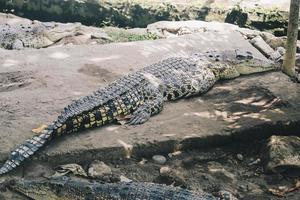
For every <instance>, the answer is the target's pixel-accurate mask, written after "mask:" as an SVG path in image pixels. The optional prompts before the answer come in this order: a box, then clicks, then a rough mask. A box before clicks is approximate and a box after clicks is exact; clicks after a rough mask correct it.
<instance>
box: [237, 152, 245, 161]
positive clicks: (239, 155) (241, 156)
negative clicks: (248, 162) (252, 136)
mask: <svg viewBox="0 0 300 200" xmlns="http://www.w3.org/2000/svg"><path fill="white" fill-rule="evenodd" d="M236 158H237V159H238V160H239V161H243V159H244V156H243V155H242V154H237V155H236Z"/></svg>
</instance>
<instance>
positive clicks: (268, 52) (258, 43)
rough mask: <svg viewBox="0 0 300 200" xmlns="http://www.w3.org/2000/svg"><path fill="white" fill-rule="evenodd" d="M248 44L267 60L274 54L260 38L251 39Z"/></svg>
mask: <svg viewBox="0 0 300 200" xmlns="http://www.w3.org/2000/svg"><path fill="white" fill-rule="evenodd" d="M250 43H251V44H252V45H253V46H254V47H255V48H256V49H257V50H259V51H260V52H261V53H262V54H263V55H264V56H266V57H267V58H271V57H272V56H274V54H276V53H275V51H274V49H272V48H271V47H270V46H269V45H268V44H267V43H266V42H265V41H264V39H263V38H262V37H261V36H256V37H255V38H253V39H251V40H250Z"/></svg>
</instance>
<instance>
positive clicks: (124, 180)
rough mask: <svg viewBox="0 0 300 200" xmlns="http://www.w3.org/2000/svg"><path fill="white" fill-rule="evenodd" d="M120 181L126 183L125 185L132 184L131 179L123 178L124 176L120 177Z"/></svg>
mask: <svg viewBox="0 0 300 200" xmlns="http://www.w3.org/2000/svg"><path fill="white" fill-rule="evenodd" d="M120 181H121V182H124V183H130V182H132V180H131V179H129V178H127V177H126V176H123V175H121V176H120Z"/></svg>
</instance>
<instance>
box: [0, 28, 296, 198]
mask: <svg viewBox="0 0 300 200" xmlns="http://www.w3.org/2000/svg"><path fill="white" fill-rule="evenodd" d="M232 41H235V42H232ZM235 48H240V49H244V50H250V51H251V52H253V54H254V55H256V56H262V55H261V54H260V53H259V52H258V51H257V50H256V49H254V48H253V47H252V46H251V45H250V44H249V43H248V42H247V41H246V40H244V39H243V38H242V36H241V35H238V33H236V32H226V33H216V32H205V33H202V34H193V35H186V36H182V37H178V38H171V39H167V40H156V41H143V42H134V43H120V44H109V45H102V46H98V45H92V46H85V45H83V46H76V47H75V46H68V47H54V48H48V49H39V50H33V49H28V50H24V51H7V50H2V49H0V59H1V63H0V127H1V134H0V161H1V162H4V161H5V160H6V158H7V156H8V155H9V152H10V151H11V150H12V149H13V148H15V147H16V146H17V145H18V144H21V143H22V142H23V141H24V140H25V139H27V138H29V137H30V136H32V135H33V133H32V132H31V131H30V130H32V129H33V128H36V127H38V126H40V125H41V124H47V123H50V122H51V121H52V120H54V119H55V118H56V117H57V115H58V114H59V113H60V111H61V110H62V109H63V107H64V106H66V105H67V104H69V103H70V102H72V101H73V100H74V99H78V98H80V97H82V96H85V95H87V94H90V93H92V91H94V90H96V89H98V88H99V87H101V86H104V85H106V84H107V83H108V82H111V81H112V80H115V79H117V78H118V77H120V76H122V75H123V74H126V73H128V72H131V71H135V70H137V69H139V68H141V67H142V66H145V65H148V64H151V63H154V62H157V61H158V60H161V59H163V58H166V57H170V56H174V55H177V56H179V55H180V56H186V55H188V54H189V53H191V52H195V51H199V50H201V51H204V50H210V49H220V50H224V49H235ZM279 82H280V84H278V83H279ZM286 88H289V89H288V90H287V89H286ZM299 94H300V87H299V85H296V84H294V83H293V82H291V81H290V80H289V78H287V77H286V76H285V75H283V74H282V73H280V72H273V73H266V74H260V75H255V76H248V77H242V78H238V79H235V80H230V81H223V82H220V83H218V84H216V86H215V87H214V88H213V89H212V90H210V91H209V92H208V93H207V94H205V95H202V96H200V97H195V98H190V99H185V100H181V101H176V102H173V103H166V106H165V109H164V111H163V112H162V113H161V114H159V115H157V116H155V117H153V118H151V119H150V120H149V122H147V123H145V124H143V125H140V126H130V127H128V126H120V125H112V126H106V127H102V128H98V129H93V130H88V131H85V132H84V133H81V134H73V135H67V136H65V137H62V138H60V139H57V140H55V141H53V142H52V143H50V144H49V145H48V146H47V147H46V148H44V149H43V150H42V151H41V152H40V153H39V154H37V155H36V156H35V157H34V158H33V159H32V160H30V161H29V162H26V163H24V165H23V166H21V167H19V168H18V169H17V170H16V171H14V172H13V173H12V174H10V175H14V176H18V177H19V178H21V177H25V178H36V177H42V176H49V175H51V174H52V173H53V168H54V167H55V166H56V165H58V164H66V163H77V164H80V165H82V166H83V167H84V168H85V169H87V166H88V164H89V163H91V162H92V161H94V160H102V161H104V162H105V163H106V164H108V165H109V166H110V167H111V169H112V171H113V174H115V175H117V176H119V175H121V174H122V175H124V176H126V177H127V178H129V179H132V180H137V181H153V182H158V183H165V184H175V185H178V186H182V187H187V188H190V189H193V190H202V189H203V190H204V191H207V192H216V191H217V190H218V189H226V190H229V191H231V192H232V193H233V194H235V195H236V196H237V197H239V198H240V199H276V198H275V197H274V196H273V195H270V194H269V193H268V188H272V187H277V186H282V185H287V186H288V187H291V186H292V184H293V181H294V178H293V177H294V176H297V175H295V174H291V175H279V174H276V175H274V174H271V175H267V174H265V173H264V171H263V168H262V164H261V163H260V162H258V163H257V164H253V162H254V161H256V160H257V159H258V158H259V157H260V147H261V144H262V143H263V142H264V141H258V142H254V141H255V140H256V139H262V138H267V137H269V136H270V135H272V134H296V135H299V126H300V123H299V121H300V112H299V109H300V101H299V96H300V95H299ZM245 141H249V143H248V144H245V143H244V142H245ZM225 144H226V145H227V146H221V145H225ZM125 147H131V148H132V151H131V154H130V157H131V159H126V156H128V155H127V154H126V153H127V151H126V150H127V149H126V148H125ZM193 149H194V150H193ZM178 151H181V153H179V152H178ZM169 153H171V154H170V155H172V153H173V154H174V155H172V156H169V155H168V154H169ZM154 154H162V155H164V156H165V157H167V163H166V165H167V166H169V168H171V169H172V170H173V172H172V173H171V175H168V176H165V175H160V174H159V171H160V168H161V166H160V165H158V164H154V163H153V162H152V160H151V157H152V155H154ZM237 154H241V155H243V159H241V160H238V159H237ZM142 158H145V159H147V160H148V162H146V163H145V164H141V163H140V161H141V160H142ZM250 163H252V164H250ZM298 177H299V176H298ZM173 179H174V180H173ZM1 198H2V199H18V198H19V199H24V198H23V197H21V196H18V195H17V194H13V193H10V192H7V193H5V194H3V196H2V197H1V195H0V199H1ZM299 198H300V195H299V192H293V193H291V194H289V195H288V197H287V198H286V199H299Z"/></svg>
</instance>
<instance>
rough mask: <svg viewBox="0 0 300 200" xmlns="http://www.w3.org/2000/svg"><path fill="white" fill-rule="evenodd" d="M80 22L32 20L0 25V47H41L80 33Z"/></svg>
mask: <svg viewBox="0 0 300 200" xmlns="http://www.w3.org/2000/svg"><path fill="white" fill-rule="evenodd" d="M80 26H81V24H80V23H73V24H72V23H67V24H61V23H54V22H35V21H34V22H32V23H31V24H14V25H9V24H4V25H0V30H1V31H2V32H3V34H0V47H3V48H5V49H22V48H26V47H29V48H43V47H47V46H50V45H53V44H55V43H56V42H58V41H60V40H61V39H62V38H64V37H68V36H74V35H76V34H80V32H79V28H80Z"/></svg>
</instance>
